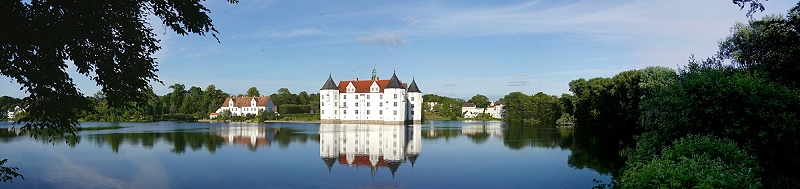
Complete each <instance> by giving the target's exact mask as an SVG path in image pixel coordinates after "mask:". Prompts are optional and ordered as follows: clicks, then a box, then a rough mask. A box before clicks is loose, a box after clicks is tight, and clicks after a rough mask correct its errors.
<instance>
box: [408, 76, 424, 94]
mask: <svg viewBox="0 0 800 189" xmlns="http://www.w3.org/2000/svg"><path fill="white" fill-rule="evenodd" d="M408 92H410V93H411V92H414V93H422V91H419V87H417V82H416V81H414V79H411V86H409V87H408Z"/></svg>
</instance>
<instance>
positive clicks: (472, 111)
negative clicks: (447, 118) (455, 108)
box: [461, 102, 483, 118]
mask: <svg viewBox="0 0 800 189" xmlns="http://www.w3.org/2000/svg"><path fill="white" fill-rule="evenodd" d="M482 113H483V108H478V107H477V106H475V104H474V103H472V102H467V103H464V104H463V105H461V114H462V116H463V117H464V118H475V117H476V116H478V114H482Z"/></svg>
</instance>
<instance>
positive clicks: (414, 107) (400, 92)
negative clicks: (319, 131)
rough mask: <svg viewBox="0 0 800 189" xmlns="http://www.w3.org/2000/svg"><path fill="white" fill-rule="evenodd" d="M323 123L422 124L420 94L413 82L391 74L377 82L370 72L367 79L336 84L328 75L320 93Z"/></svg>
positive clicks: (373, 71)
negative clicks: (389, 76) (370, 75)
mask: <svg viewBox="0 0 800 189" xmlns="http://www.w3.org/2000/svg"><path fill="white" fill-rule="evenodd" d="M319 94H320V95H319V96H320V103H319V106H320V108H319V109H320V121H321V122H322V123H377V124H405V123H420V122H421V121H422V92H421V91H420V90H419V88H418V87H417V83H416V81H415V80H414V79H412V80H411V85H408V87H406V84H405V83H403V82H401V81H400V80H399V79H397V75H396V74H392V78H391V79H389V80H379V79H378V77H377V76H376V71H375V70H374V69H373V70H372V79H370V80H359V79H358V78H356V79H355V80H342V81H339V85H336V83H334V81H333V78H332V77H331V76H328V81H326V82H325V84H324V85H323V86H322V88H321V89H320V91H319Z"/></svg>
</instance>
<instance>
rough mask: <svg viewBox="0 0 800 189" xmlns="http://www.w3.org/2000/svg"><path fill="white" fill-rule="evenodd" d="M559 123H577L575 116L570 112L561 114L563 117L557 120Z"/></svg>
mask: <svg viewBox="0 0 800 189" xmlns="http://www.w3.org/2000/svg"><path fill="white" fill-rule="evenodd" d="M556 124H557V125H572V124H575V117H573V116H572V115H569V114H568V113H564V114H561V117H560V118H558V120H556Z"/></svg>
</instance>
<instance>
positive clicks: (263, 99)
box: [221, 96, 269, 108]
mask: <svg viewBox="0 0 800 189" xmlns="http://www.w3.org/2000/svg"><path fill="white" fill-rule="evenodd" d="M254 98H255V99H256V106H262V107H264V106H267V103H269V96H260V97H228V98H225V101H223V102H222V105H221V107H228V102H230V101H231V100H233V106H235V107H239V108H241V107H250V101H251V100H253V99H254Z"/></svg>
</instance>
